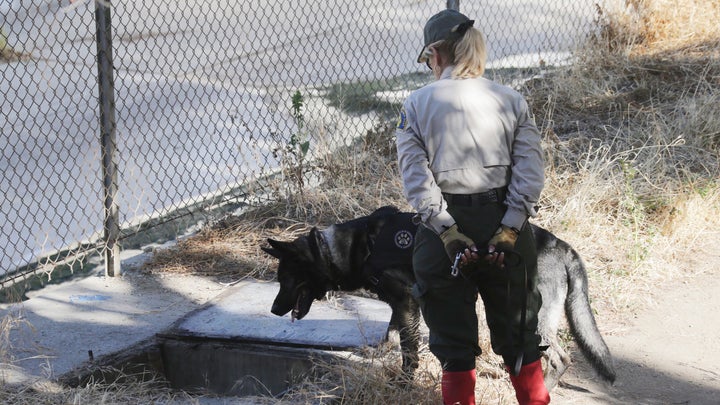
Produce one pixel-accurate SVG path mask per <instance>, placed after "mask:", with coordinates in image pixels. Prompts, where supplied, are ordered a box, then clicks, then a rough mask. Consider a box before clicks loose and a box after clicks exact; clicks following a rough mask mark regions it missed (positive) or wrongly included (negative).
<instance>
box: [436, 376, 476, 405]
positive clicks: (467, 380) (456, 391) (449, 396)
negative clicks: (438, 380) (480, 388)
mask: <svg viewBox="0 0 720 405" xmlns="http://www.w3.org/2000/svg"><path fill="white" fill-rule="evenodd" d="M475 378H476V377H475V369H472V370H468V371H443V374H442V397H443V404H444V405H475Z"/></svg>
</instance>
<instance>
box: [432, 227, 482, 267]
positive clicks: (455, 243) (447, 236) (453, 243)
mask: <svg viewBox="0 0 720 405" xmlns="http://www.w3.org/2000/svg"><path fill="white" fill-rule="evenodd" d="M440 239H442V242H443V245H445V253H447V255H448V257H449V258H450V261H451V262H452V261H454V260H455V255H457V254H458V252H460V251H462V250H465V249H466V248H468V247H470V246H472V245H474V244H475V242H473V240H472V239H470V238H468V237H467V236H465V235H464V234H463V233H462V232H460V230H459V229H458V226H457V224H453V226H451V227H450V228H448V229H446V230H444V231H443V232H442V233H441V234H440Z"/></svg>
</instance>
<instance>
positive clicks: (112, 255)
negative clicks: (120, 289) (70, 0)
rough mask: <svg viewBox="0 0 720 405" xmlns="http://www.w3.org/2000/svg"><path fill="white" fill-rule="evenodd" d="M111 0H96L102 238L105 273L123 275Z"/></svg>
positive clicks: (112, 275)
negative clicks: (103, 213) (118, 196)
mask: <svg viewBox="0 0 720 405" xmlns="http://www.w3.org/2000/svg"><path fill="white" fill-rule="evenodd" d="M110 9H111V4H110V0H96V1H95V26H96V29H97V64H98V89H99V97H98V98H99V107H100V154H101V159H102V175H103V176H102V177H103V194H104V208H105V209H104V212H105V219H104V222H103V231H104V232H103V239H104V242H105V250H104V252H105V275H106V276H109V277H115V276H119V275H120V245H119V244H118V238H119V236H120V210H119V208H118V205H117V201H116V200H115V197H116V196H117V189H118V184H117V157H116V152H117V143H116V140H115V128H116V121H115V83H114V79H113V60H112V30H111V28H112V27H111V20H110Z"/></svg>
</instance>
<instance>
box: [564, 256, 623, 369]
mask: <svg viewBox="0 0 720 405" xmlns="http://www.w3.org/2000/svg"><path fill="white" fill-rule="evenodd" d="M571 252H572V255H573V256H574V257H573V260H569V263H568V264H569V265H568V266H567V268H566V270H567V277H568V294H567V299H566V300H565V315H566V316H567V319H568V323H569V324H570V330H571V331H572V333H573V335H574V336H575V340H576V341H577V343H578V346H580V350H581V351H582V353H583V355H584V356H585V358H587V359H588V361H589V362H590V364H591V365H592V366H593V368H594V369H595V371H597V372H598V373H599V374H600V375H601V376H602V377H603V378H604V379H605V380H607V381H609V382H611V383H612V382H614V381H615V367H614V365H613V359H612V356H611V355H610V349H608V347H607V344H605V340H604V339H603V338H602V336H601V335H600V331H599V330H598V327H597V324H596V323H595V316H593V313H592V308H590V301H589V300H588V279H587V273H586V271H585V264H584V263H583V261H582V258H581V257H580V255H579V254H578V253H577V252H576V251H575V250H574V249H572V248H571Z"/></svg>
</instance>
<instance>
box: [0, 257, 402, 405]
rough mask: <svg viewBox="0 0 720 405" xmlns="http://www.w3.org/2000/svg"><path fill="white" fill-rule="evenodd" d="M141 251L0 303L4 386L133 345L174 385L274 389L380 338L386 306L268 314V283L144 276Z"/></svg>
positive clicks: (83, 366) (112, 355)
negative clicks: (112, 272)
mask: <svg viewBox="0 0 720 405" xmlns="http://www.w3.org/2000/svg"><path fill="white" fill-rule="evenodd" d="M143 256H145V255H142V254H140V255H136V256H134V257H128V255H127V252H125V257H124V260H123V267H124V270H123V271H124V272H123V275H122V276H121V277H116V278H108V277H105V276H104V275H103V274H102V272H101V271H96V272H94V273H93V274H91V275H89V276H85V277H77V278H75V279H72V280H70V281H66V282H63V283H61V284H56V285H49V286H46V287H45V288H43V289H41V290H38V291H32V292H30V293H28V297H29V299H28V300H26V301H24V302H22V303H19V304H12V305H8V304H0V319H2V320H3V321H4V322H11V323H12V325H6V327H7V328H8V329H9V330H10V333H9V344H8V345H6V346H5V347H7V348H8V350H7V351H6V352H4V353H3V355H4V356H5V357H4V359H3V361H2V362H0V375H1V377H2V380H1V381H2V383H3V384H9V385H20V386H28V385H30V384H32V383H33V382H37V381H42V380H45V379H49V380H56V379H61V380H63V381H68V379H72V378H74V377H73V376H77V377H78V378H80V377H81V375H83V373H84V370H87V369H89V368H93V367H92V366H98V365H106V364H109V363H108V361H110V362H112V361H115V362H117V361H120V360H122V361H125V360H127V359H129V358H130V357H131V356H128V355H129V354H130V355H134V353H135V352H138V353H137V355H138V358H143V359H146V360H147V359H148V358H151V357H152V358H154V359H155V360H156V361H155V360H153V362H152V363H153V364H152V367H156V365H157V364H160V365H161V366H160V369H161V371H164V372H165V375H166V377H168V380H169V381H171V383H172V384H173V385H174V386H176V387H177V388H183V389H185V388H196V387H198V386H200V387H201V388H203V389H206V390H210V391H211V392H215V393H218V394H221V395H223V394H226V395H227V394H229V395H239V396H243V395H256V394H266V393H272V394H277V393H279V392H282V391H283V390H285V389H287V387H288V386H289V385H290V384H292V383H293V381H298V380H299V379H300V378H302V377H303V376H305V375H307V373H309V372H312V366H313V361H314V360H315V359H317V358H324V359H326V360H327V359H329V360H330V361H335V360H342V359H346V358H347V357H348V354H349V353H348V350H349V349H354V348H358V347H362V346H365V345H378V344H379V343H381V342H383V341H384V340H385V338H386V334H387V329H388V324H389V319H390V315H391V311H390V308H389V307H388V305H387V304H385V303H383V302H380V301H377V300H372V299H367V298H360V297H354V296H345V297H343V298H333V299H331V300H327V301H316V302H315V303H314V304H313V308H312V309H311V311H310V313H309V314H308V315H307V316H306V317H305V318H304V319H302V320H300V321H295V322H291V320H290V316H289V315H288V316H285V317H278V316H275V315H273V314H272V313H271V312H270V308H271V306H272V301H273V300H274V297H275V295H276V294H277V291H278V290H279V285H278V284H277V283H275V282H257V281H244V282H241V283H239V284H237V285H235V286H232V287H228V286H226V285H223V284H220V283H218V282H216V281H213V280H211V279H208V278H204V277H196V276H188V275H173V274H166V275H154V274H145V273H142V272H139V271H137V270H136V269H133V267H135V266H139V265H140V263H142V261H143V259H144V257H143ZM6 315H10V316H9V317H7V316H6ZM123 364H124V363H123ZM163 368H164V370H162V369H163Z"/></svg>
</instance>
